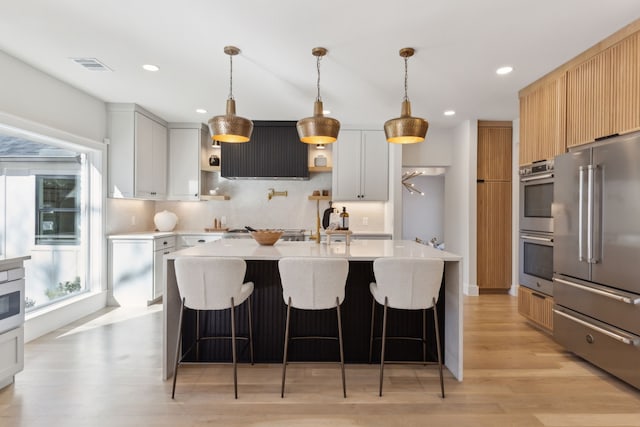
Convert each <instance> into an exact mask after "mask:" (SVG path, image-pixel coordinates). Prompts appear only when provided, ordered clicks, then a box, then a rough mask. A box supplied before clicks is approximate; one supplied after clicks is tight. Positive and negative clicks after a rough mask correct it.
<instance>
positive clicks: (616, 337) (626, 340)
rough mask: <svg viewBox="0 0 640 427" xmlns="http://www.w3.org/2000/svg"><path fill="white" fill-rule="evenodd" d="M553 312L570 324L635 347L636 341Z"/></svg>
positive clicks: (560, 312) (558, 312) (575, 318)
mask: <svg viewBox="0 0 640 427" xmlns="http://www.w3.org/2000/svg"><path fill="white" fill-rule="evenodd" d="M553 312H554V313H555V314H557V315H559V316H562V317H565V318H567V319H569V320H571V321H572V322H576V323H578V324H580V325H582V326H584V327H587V328H589V329H592V330H594V331H596V332H600V333H601V334H604V335H606V336H608V337H609V338H613V339H614V340H616V341H620V342H621V343H623V344H627V345H635V343H636V341H637V340H634V339H631V338H628V337H625V336H622V335H619V334H616V333H614V332H611V331H608V330H606V329H604V328H601V327H599V326H596V325H593V324H591V323H589V322H585V321H584V320H581V319H578V318H577V317H573V316H571V315H569V314H566V313H563V312H562V311H558V310H553Z"/></svg>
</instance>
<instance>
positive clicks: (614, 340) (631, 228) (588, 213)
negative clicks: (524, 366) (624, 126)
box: [553, 133, 640, 388]
mask: <svg viewBox="0 0 640 427" xmlns="http://www.w3.org/2000/svg"><path fill="white" fill-rule="evenodd" d="M638 165H640V133H635V134H630V135H625V136H619V137H614V138H611V139H608V140H605V141H601V142H599V143H597V144H594V145H592V146H591V147H589V148H585V149H580V150H576V151H573V152H570V153H567V154H563V155H561V156H558V157H556V162H555V186H554V204H553V217H554V220H555V224H554V226H555V230H554V240H555V242H554V243H555V250H554V259H553V261H554V278H553V281H554V298H555V303H556V305H555V306H554V317H553V322H554V338H555V339H556V340H557V341H558V342H559V343H560V344H562V345H564V346H565V347H566V348H567V349H568V350H570V351H572V352H574V353H575V354H577V355H579V356H581V357H583V358H584V359H586V360H589V361H590V362H592V363H594V364H595V365H597V366H599V367H601V368H603V369H605V370H606V371H608V372H610V373H612V374H613V375H616V376H617V377H619V378H621V379H622V380H624V381H626V382H628V383H629V384H631V385H633V386H635V387H638V388H640V368H639V367H640V167H639V166H638Z"/></svg>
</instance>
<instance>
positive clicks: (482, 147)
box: [478, 124, 512, 181]
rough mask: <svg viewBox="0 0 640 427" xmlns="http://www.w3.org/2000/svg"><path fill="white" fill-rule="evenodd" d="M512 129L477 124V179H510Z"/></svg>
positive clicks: (509, 127)
mask: <svg viewBox="0 0 640 427" xmlns="http://www.w3.org/2000/svg"><path fill="white" fill-rule="evenodd" d="M511 145H512V130H511V126H510V125H509V126H508V127H483V126H482V124H479V126H478V179H485V180H491V181H510V180H511Z"/></svg>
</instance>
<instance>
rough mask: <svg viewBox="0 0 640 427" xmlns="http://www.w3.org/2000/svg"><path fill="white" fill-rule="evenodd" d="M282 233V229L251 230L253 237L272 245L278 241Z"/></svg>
mask: <svg viewBox="0 0 640 427" xmlns="http://www.w3.org/2000/svg"><path fill="white" fill-rule="evenodd" d="M282 233H284V231H282V230H257V231H252V232H251V237H253V240H255V241H256V242H258V243H259V244H261V245H264V246H271V245H273V244H274V243H276V242H277V241H278V239H279V238H280V236H282Z"/></svg>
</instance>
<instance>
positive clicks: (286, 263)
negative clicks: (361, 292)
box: [278, 257, 349, 310]
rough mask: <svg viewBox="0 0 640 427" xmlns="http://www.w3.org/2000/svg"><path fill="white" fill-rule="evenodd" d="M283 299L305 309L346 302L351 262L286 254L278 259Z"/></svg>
mask: <svg viewBox="0 0 640 427" xmlns="http://www.w3.org/2000/svg"><path fill="white" fill-rule="evenodd" d="M278 268H279V270H280V279H281V282H282V298H283V299H284V302H285V304H288V301H289V297H291V306H292V307H295V308H300V309H305V310H324V309H328V308H335V307H336V297H338V301H339V304H342V301H344V289H345V286H346V283H347V274H348V273H349V262H348V261H347V260H346V259H344V258H314V257H285V258H281V259H280V261H278Z"/></svg>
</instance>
